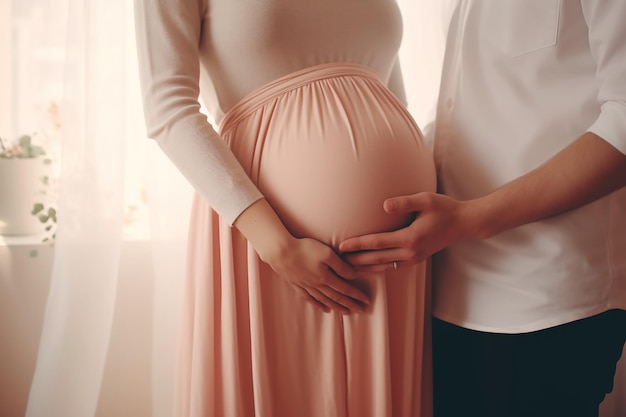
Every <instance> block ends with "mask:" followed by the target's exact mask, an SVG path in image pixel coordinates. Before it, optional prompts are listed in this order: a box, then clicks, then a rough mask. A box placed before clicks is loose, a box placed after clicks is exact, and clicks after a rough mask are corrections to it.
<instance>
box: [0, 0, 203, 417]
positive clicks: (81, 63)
mask: <svg viewBox="0 0 626 417" xmlns="http://www.w3.org/2000/svg"><path fill="white" fill-rule="evenodd" d="M3 1H4V0H3ZM41 3H42V5H43V7H44V8H45V9H46V13H50V12H52V11H53V10H54V13H55V15H56V16H58V15H61V16H64V18H65V20H66V21H65V22H64V23H63V24H59V22H58V21H57V22H55V25H57V26H58V27H60V28H63V29H62V30H66V31H67V34H66V38H67V43H66V48H65V56H66V58H65V59H66V65H65V67H66V72H65V77H64V87H63V91H64V97H63V100H62V103H61V112H62V117H61V119H62V123H61V126H62V127H61V137H62V142H61V148H62V153H61V154H62V159H61V170H60V179H59V193H58V194H59V201H58V211H59V223H58V228H57V235H56V242H55V259H54V266H53V271H52V278H51V285H50V292H49V296H48V304H47V308H46V314H45V318H44V325H43V331H42V335H41V341H40V347H39V353H38V358H37V365H36V370H35V375H34V378H33V382H32V386H31V391H30V396H29V401H28V409H27V413H26V415H27V416H28V417H90V416H96V415H100V412H99V411H98V410H99V409H102V408H103V407H102V404H99V401H100V398H101V388H102V384H103V378H104V377H105V373H106V372H105V371H106V366H107V357H108V354H109V346H110V342H111V328H112V323H113V319H114V317H115V314H116V305H117V304H116V295H117V290H118V279H119V276H120V275H119V274H120V258H121V257H123V256H124V253H123V250H124V248H125V247H127V246H128V245H125V244H124V242H125V240H126V239H139V240H141V241H143V242H144V243H145V244H146V245H148V246H149V248H150V250H151V252H152V254H153V256H152V258H151V262H150V263H149V264H146V265H142V266H141V267H140V268H139V270H140V271H141V272H142V273H145V274H151V277H150V278H151V281H152V285H151V289H152V292H151V293H147V294H145V297H146V298H147V299H149V300H150V303H149V304H150V305H151V306H152V318H153V319H152V321H151V323H150V322H148V323H146V325H147V326H151V328H150V329H143V331H146V332H147V333H148V334H150V333H151V334H152V341H153V342H152V346H153V348H152V352H149V354H151V356H152V364H153V366H152V372H151V377H152V383H151V386H150V387H148V389H149V390H150V391H151V392H152V396H151V397H152V403H153V404H152V406H149V405H148V406H147V407H146V408H145V409H148V410H150V409H152V410H154V411H153V412H152V415H153V416H155V417H157V416H163V417H165V416H168V417H169V416H171V413H170V412H169V410H171V408H172V407H171V392H172V387H173V385H172V384H173V382H172V381H173V374H174V358H175V355H174V351H175V340H176V335H175V331H176V321H177V312H178V311H179V310H180V309H179V308H178V303H179V301H180V297H179V295H180V286H181V283H182V279H183V275H184V259H185V249H186V248H185V236H186V228H187V218H188V213H189V207H190V197H191V189H190V188H189V186H188V185H187V184H186V183H185V182H184V180H183V178H182V177H181V176H180V175H179V174H178V173H177V172H176V171H175V170H174V168H173V167H172V166H171V165H170V164H169V162H168V161H167V160H166V159H165V158H164V157H163V156H162V155H161V153H160V152H159V150H158V149H157V147H156V145H155V144H154V143H153V142H151V141H150V140H148V139H146V137H145V133H144V130H143V116H142V113H141V111H142V110H141V104H140V95H139V91H138V82H137V69H136V53H135V44H134V33H133V30H134V29H133V17H132V7H133V3H132V1H129V0H106V1H104V0H51V1H48V2H45V1H44V2H41ZM60 10H61V11H60ZM137 216H139V217H141V218H139V219H138V220H137V219H134V218H133V217H137ZM142 216H143V217H142ZM148 219H149V220H148ZM133 221H135V222H139V223H142V221H144V222H145V223H146V225H147V227H146V228H142V227H141V224H139V225H134V224H132V222H133ZM146 229H147V230H146ZM122 320H123V318H122ZM141 330H142V329H139V331H141ZM130 373H132V370H129V374H130ZM139 391H140V390H139ZM104 408H105V409H106V407H104Z"/></svg>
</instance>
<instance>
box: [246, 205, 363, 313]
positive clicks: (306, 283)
mask: <svg viewBox="0 0 626 417" xmlns="http://www.w3.org/2000/svg"><path fill="white" fill-rule="evenodd" d="M234 226H235V227H237V229H239V231H240V232H241V233H242V234H243V235H244V236H245V237H246V239H247V240H248V241H249V242H250V244H251V245H252V247H254V249H255V250H256V251H257V253H258V254H259V256H260V257H261V259H262V260H263V261H264V262H266V263H268V264H269V265H270V266H271V267H272V269H274V271H276V273H278V275H280V276H281V277H282V278H283V279H285V280H286V281H287V282H289V283H290V284H292V285H293V286H294V288H296V289H297V291H298V292H299V293H300V294H301V295H303V296H304V298H305V300H307V301H309V302H311V303H312V304H313V305H315V306H316V307H318V308H320V309H322V310H323V311H325V312H329V311H331V310H334V311H337V312H339V313H342V314H347V313H350V312H352V311H357V312H358V311H362V310H363V308H364V305H366V304H368V303H369V298H368V296H367V295H366V294H365V293H363V292H362V291H361V290H359V289H357V288H355V287H354V286H353V285H351V284H350V283H349V282H348V281H347V280H350V279H353V278H355V271H354V269H353V268H352V267H351V266H350V265H349V264H348V263H346V262H345V261H343V260H342V259H341V258H340V257H339V255H337V254H336V253H335V251H334V250H333V249H332V248H330V247H329V246H327V245H325V244H323V243H321V242H319V241H317V240H315V239H308V238H302V239H298V238H295V237H294V236H292V235H291V234H290V233H289V231H288V230H287V229H286V228H285V227H284V225H283V224H282V222H281V221H280V219H279V218H278V216H277V215H276V213H275V212H274V210H273V209H272V208H271V207H270V205H269V204H268V203H267V201H266V200H265V199H261V200H258V201H257V202H255V203H254V204H252V205H251V206H250V207H248V208H247V209H246V210H245V211H244V212H243V213H241V215H240V216H239V217H238V218H237V219H236V220H235V222H234Z"/></svg>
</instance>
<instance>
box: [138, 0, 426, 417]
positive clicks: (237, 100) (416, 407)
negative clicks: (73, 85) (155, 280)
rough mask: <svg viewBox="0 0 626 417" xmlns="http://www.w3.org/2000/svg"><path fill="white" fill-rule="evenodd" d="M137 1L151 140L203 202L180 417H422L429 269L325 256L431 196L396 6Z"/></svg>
mask: <svg viewBox="0 0 626 417" xmlns="http://www.w3.org/2000/svg"><path fill="white" fill-rule="evenodd" d="M135 4H136V19H137V40H138V48H139V61H140V75H141V82H142V89H143V93H144V110H145V116H146V122H147V128H148V134H149V136H150V137H152V138H154V139H155V140H157V142H158V143H159V145H160V147H161V148H162V149H163V150H164V152H165V153H166V154H167V155H168V157H169V158H170V159H171V160H172V161H173V162H174V163H175V164H176V166H177V167H178V168H179V169H180V171H181V172H182V173H183V174H184V175H185V176H186V178H187V179H188V180H189V181H190V183H191V184H192V185H193V186H194V188H195V189H196V191H197V195H196V198H195V200H194V204H193V212H192V218H191V228H190V241H189V242H190V249H189V251H190V255H189V271H188V281H187V283H186V288H187V290H186V300H185V314H184V323H183V328H182V340H181V355H180V361H179V379H178V381H177V401H176V410H175V416H176V417H200V416H202V417H206V416H210V417H237V416H243V417H247V416H258V417H348V416H354V417H405V416H418V417H429V416H430V414H431V398H430V357H429V342H430V339H429V337H430V336H429V326H428V323H429V321H430V318H429V317H430V316H429V298H430V294H429V282H428V275H427V270H426V264H420V265H402V264H399V265H398V264H395V263H394V265H393V268H392V267H391V266H390V267H389V268H388V270H387V271H386V272H380V273H368V274H364V273H359V272H358V271H354V270H353V269H352V268H351V267H350V266H349V265H348V264H346V263H345V262H344V261H343V260H342V259H341V258H340V257H339V256H338V255H337V254H336V252H335V248H336V245H337V244H338V243H339V242H341V241H342V240H344V239H346V238H348V237H351V236H357V235H362V234H366V233H372V232H377V231H386V230H394V229H397V228H400V227H402V226H404V225H406V224H408V223H409V222H410V221H411V219H410V218H407V217H406V216H398V217H394V216H390V215H388V214H386V213H385V212H384V211H383V209H382V202H383V200H384V199H386V198H388V197H391V196H395V195H401V194H412V193H416V192H418V191H434V190H435V172H434V165H433V162H432V158H431V154H430V151H429V149H428V148H427V146H426V145H425V144H424V143H423V141H422V136H421V133H420V131H419V129H418V127H417V126H416V125H415V123H414V121H413V120H412V118H411V117H410V115H409V114H408V112H407V111H406V109H405V107H404V105H403V104H402V101H401V99H402V98H403V91H402V82H401V77H400V72H399V68H398V64H397V51H398V48H399V45H400V42H401V34H402V22H401V17H400V12H399V9H398V6H397V5H396V3H395V2H394V1H393V0H368V1H362V0H358V1H357V0H136V2H135ZM199 97H201V98H202V101H203V103H204V104H205V105H206V106H207V108H208V109H209V111H210V113H211V114H212V116H213V117H214V119H215V122H216V126H217V131H216V130H215V129H214V128H213V127H212V125H211V124H210V123H209V122H208V121H207V117H206V116H205V115H204V114H203V113H202V112H201V105H200V102H199Z"/></svg>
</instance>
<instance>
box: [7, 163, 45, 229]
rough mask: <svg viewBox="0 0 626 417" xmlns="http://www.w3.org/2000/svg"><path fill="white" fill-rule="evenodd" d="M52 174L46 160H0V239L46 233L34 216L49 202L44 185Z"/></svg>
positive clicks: (43, 226)
mask: <svg viewBox="0 0 626 417" xmlns="http://www.w3.org/2000/svg"><path fill="white" fill-rule="evenodd" d="M49 172H50V168H49V165H46V163H45V158H44V157H37V158H24V159H21V158H11V159H7V158H0V235H35V234H42V233H44V228H45V225H43V224H42V223H41V222H40V221H39V219H38V218H37V216H35V215H33V214H31V212H32V210H33V206H34V205H35V204H36V203H44V204H45V203H47V201H48V200H49V197H48V196H47V195H46V191H47V190H48V188H49V186H47V185H46V184H45V183H44V177H46V176H47V175H49Z"/></svg>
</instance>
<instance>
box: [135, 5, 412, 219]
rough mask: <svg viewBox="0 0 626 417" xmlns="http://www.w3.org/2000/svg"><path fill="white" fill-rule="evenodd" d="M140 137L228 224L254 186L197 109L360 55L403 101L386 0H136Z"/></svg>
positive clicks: (395, 28)
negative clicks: (144, 131)
mask: <svg viewBox="0 0 626 417" xmlns="http://www.w3.org/2000/svg"><path fill="white" fill-rule="evenodd" d="M135 14H136V35H137V46H138V56H139V71H140V80H141V86H142V92H143V102H144V113H145V118H146V125H147V133H148V136H149V137H151V138H154V139H156V140H157V142H158V143H159V145H160V146H161V148H162V149H163V150H164V151H165V153H166V154H167V156H168V157H169V158H170V159H171V160H172V161H173V162H174V164H175V165H176V166H177V167H178V169H179V170H180V171H181V172H182V173H183V175H185V177H186V178H187V179H188V180H189V181H190V182H191V184H192V185H193V186H194V188H195V189H196V190H197V191H198V192H199V193H200V194H202V195H203V196H204V197H205V198H206V199H207V201H208V202H209V204H210V205H211V206H212V207H213V208H214V209H215V210H216V211H217V212H218V213H219V214H220V215H221V216H223V217H224V218H225V219H226V220H227V221H228V222H229V223H230V224H232V222H233V221H234V220H235V219H236V218H237V216H238V215H239V214H240V213H241V212H242V211H243V210H245V209H246V208H247V207H248V206H249V205H250V204H252V203H253V202H254V201H256V200H257V199H259V198H261V197H262V195H261V194H260V192H259V191H258V189H257V188H256V187H255V185H254V184H253V183H252V182H251V181H250V179H249V178H248V176H247V175H246V174H245V172H244V171H243V169H242V167H241V166H240V165H239V163H238V161H237V160H236V159H235V157H234V155H233V154H232V153H231V152H230V150H229V149H228V147H227V146H226V144H225V143H224V142H223V141H222V140H221V138H220V137H219V135H218V134H217V132H216V131H215V129H214V127H213V126H212V125H211V124H210V123H209V122H208V120H207V117H206V116H205V115H204V114H202V113H201V105H200V101H199V98H200V97H201V98H202V101H203V103H204V104H205V106H206V107H207V108H208V109H209V111H210V113H211V114H212V115H213V117H214V119H215V120H216V122H217V123H219V122H220V120H221V118H222V116H223V114H224V113H225V112H227V111H228V109H230V108H231V107H232V106H233V105H234V104H236V103H237V102H239V101H240V100H242V99H243V98H245V96H246V95H248V94H249V93H251V92H253V91H254V90H255V89H257V88H259V87H261V86H262V85H264V84H266V83H268V82H271V81H273V80H275V79H277V78H279V77H281V76H284V75H287V74H289V73H291V72H294V71H297V70H300V69H303V68H306V67H309V66H312V65H317V64H323V63H328V62H353V63H359V64H364V65H367V66H369V67H371V68H372V69H374V70H375V71H376V72H378V73H379V74H380V75H381V77H382V78H383V79H384V80H388V85H389V87H390V88H391V89H392V91H393V92H394V93H395V94H396V95H398V96H399V97H400V99H402V100H403V101H404V93H403V89H402V82H401V77H400V73H399V69H398V68H399V66H398V64H397V51H398V48H399V46H400V42H401V37H402V21H401V16H400V11H399V9H398V6H397V5H396V3H395V1H394V0H136V1H135Z"/></svg>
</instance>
